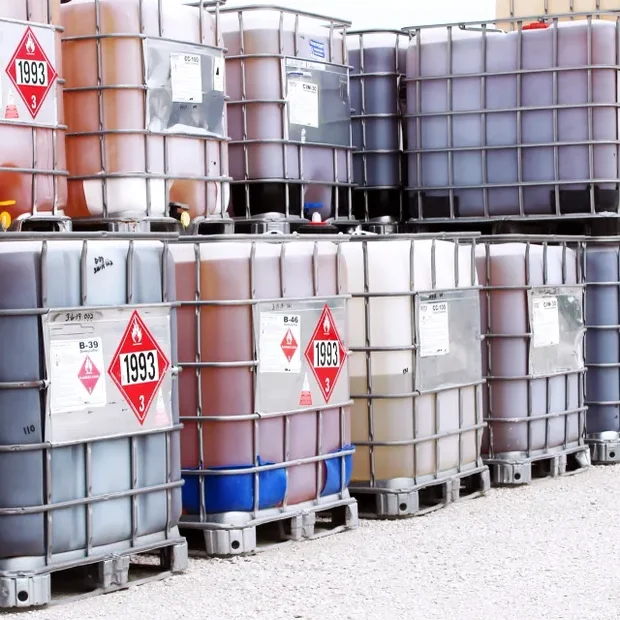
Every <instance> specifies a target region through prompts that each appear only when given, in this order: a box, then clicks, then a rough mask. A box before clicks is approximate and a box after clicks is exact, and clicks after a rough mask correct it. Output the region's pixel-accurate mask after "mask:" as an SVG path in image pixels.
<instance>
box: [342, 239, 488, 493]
mask: <svg viewBox="0 0 620 620" xmlns="http://www.w3.org/2000/svg"><path fill="white" fill-rule="evenodd" d="M342 249H343V254H344V258H345V262H346V266H347V278H348V289H349V292H350V293H351V295H352V296H353V297H352V299H351V301H350V302H349V310H348V316H349V342H350V348H351V350H352V354H351V357H350V361H349V373H350V379H351V396H352V398H353V399H354V405H353V410H352V422H351V424H352V439H353V443H354V444H355V445H356V453H355V455H354V459H353V476H352V482H351V485H350V488H351V489H354V490H358V491H361V492H362V493H363V492H364V489H369V488H372V489H375V490H377V489H389V488H392V489H394V488H400V489H413V488H414V487H415V486H416V485H419V484H422V483H424V482H426V481H429V480H433V479H441V478H442V477H448V476H450V475H452V474H454V473H456V472H461V471H467V470H468V469H470V470H471V469H473V468H475V467H477V466H480V465H481V461H480V441H481V438H482V391H481V383H482V381H481V361H480V360H481V358H480V354H481V352H480V346H481V344H480V340H479V338H477V337H476V334H479V326H478V320H479V296H478V290H477V289H476V288H473V287H475V286H476V284H477V282H476V274H475V269H474V251H473V246H472V244H471V243H469V244H463V245H458V244H456V243H454V242H451V241H441V240H432V239H429V238H426V239H419V238H415V237H411V238H402V237H400V236H399V237H398V238H389V237H385V236H382V237H373V236H372V235H365V236H362V237H359V238H356V237H353V238H352V240H351V242H350V243H348V244H345V245H344V246H343V248H342ZM425 295H427V296H428V299H430V300H432V301H434V302H437V304H436V305H438V306H441V308H436V309H439V310H441V312H442V314H441V316H440V315H437V316H434V317H433V318H435V319H436V318H439V319H445V321H444V323H443V325H442V321H441V320H440V321H431V322H429V323H428V324H425V323H424V321H425V318H422V317H421V316H420V315H421V314H424V313H425V311H426V309H427V308H428V311H429V312H434V309H433V307H432V306H433V303H429V301H428V300H427V297H425ZM463 295H464V296H463ZM416 298H418V299H417V300H416ZM463 300H465V302H466V305H465V306H463V305H461V304H462V302H463ZM459 308H460V310H459ZM416 316H417V317H418V318H417V321H416V318H415V317H416ZM431 323H433V325H432V324H431ZM428 328H430V330H429V329H428ZM463 336H465V340H463ZM470 336H471V337H473V340H474V344H473V346H471V342H469V341H468V340H467V338H469V337H470ZM466 340H467V344H465V341H466ZM416 344H417V353H416ZM418 390H419V391H420V392H421V393H418ZM437 435H441V436H440V437H439V438H438V437H437Z"/></svg>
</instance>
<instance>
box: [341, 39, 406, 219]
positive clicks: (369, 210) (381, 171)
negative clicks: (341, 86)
mask: <svg viewBox="0 0 620 620" xmlns="http://www.w3.org/2000/svg"><path fill="white" fill-rule="evenodd" d="M408 43H409V37H408V35H406V34H404V33H402V32H400V31H398V30H394V31H392V30H360V31H349V33H348V34H347V47H348V49H349V61H350V63H351V67H352V69H351V71H352V73H351V109H352V117H351V119H352V121H351V122H352V129H353V146H354V147H355V149H356V151H355V152H354V153H353V180H354V182H355V183H356V185H357V188H356V190H355V191H354V194H353V198H354V211H355V217H356V218H357V219H360V220H369V219H375V218H381V217H386V216H389V217H392V218H394V219H395V220H397V221H400V220H401V219H402V218H401V197H402V187H403V180H404V179H403V163H404V162H403V136H402V120H403V119H402V115H401V107H402V105H403V102H402V101H401V86H402V84H401V82H402V79H403V77H404V74H405V63H406V58H407V47H408Z"/></svg>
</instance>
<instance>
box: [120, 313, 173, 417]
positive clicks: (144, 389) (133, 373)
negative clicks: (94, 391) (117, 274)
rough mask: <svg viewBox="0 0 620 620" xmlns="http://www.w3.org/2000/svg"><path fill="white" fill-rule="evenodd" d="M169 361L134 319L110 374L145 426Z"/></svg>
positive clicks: (150, 335)
mask: <svg viewBox="0 0 620 620" xmlns="http://www.w3.org/2000/svg"><path fill="white" fill-rule="evenodd" d="M169 367H170V361H169V360H168V358H167V357H166V355H165V354H164V352H163V351H162V349H161V347H160V346H159V345H158V344H157V342H156V341H155V338H154V337H153V335H152V334H151V332H150V331H149V329H148V327H147V326H146V324H145V323H144V321H143V320H142V318H141V317H140V315H139V314H138V312H137V310H136V311H134V313H133V314H132V315H131V318H130V319H129V323H128V324H127V328H126V329H125V333H124V334H123V337H122V338H121V342H120V344H119V345H118V348H117V349H116V353H114V357H113V358H112V363H111V364H110V367H109V368H108V374H109V375H110V377H111V379H112V381H114V383H115V384H116V387H117V388H118V389H119V391H120V393H121V394H122V395H123V397H124V398H125V400H126V401H127V403H128V404H129V406H130V407H131V409H132V410H133V412H134V414H135V415H136V418H138V421H139V422H140V424H144V420H146V416H147V415H148V412H149V409H150V407H151V404H152V403H153V399H154V398H155V394H156V393H157V391H158V390H159V387H160V386H161V383H162V381H163V380H164V377H165V375H166V372H167V371H168V368H169Z"/></svg>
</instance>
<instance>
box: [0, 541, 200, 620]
mask: <svg viewBox="0 0 620 620" xmlns="http://www.w3.org/2000/svg"><path fill="white" fill-rule="evenodd" d="M159 551H163V557H164V562H163V566H161V567H149V568H154V569H155V568H159V569H160V570H157V571H155V570H150V571H149V574H148V576H142V577H139V578H136V577H135V576H134V575H133V567H132V566H131V557H132V556H135V555H140V554H139V553H138V554H137V553H136V551H135V550H133V551H132V550H128V551H126V552H123V553H122V554H118V555H115V556H114V557H107V558H104V559H99V560H96V561H94V562H93V559H92V558H85V559H84V562H82V563H81V564H77V566H72V567H71V568H76V567H85V568H87V569H88V586H89V587H88V589H87V590H88V591H85V592H81V593H78V594H72V595H70V596H62V597H58V598H56V597H54V593H53V591H52V575H53V574H54V575H59V576H60V575H61V574H62V573H63V572H66V571H67V570H70V569H64V568H63V569H55V568H54V567H53V566H51V567H49V568H48V569H47V570H48V571H49V572H46V573H33V574H30V575H29V574H23V573H20V574H17V575H14V576H13V575H2V576H0V609H16V608H19V609H23V608H27V607H43V606H48V605H57V604H60V603H68V602H73V601H76V600H81V599H85V598H90V597H92V596H96V595H98V594H106V593H109V592H114V591H117V590H124V589H126V588H130V587H132V586H135V585H142V584H144V583H148V582H150V581H158V580H160V579H164V578H165V577H168V576H170V575H174V574H178V573H182V572H184V571H186V570H187V567H188V562H189V561H188V552H187V542H186V541H185V540H184V539H176V540H175V541H174V543H172V544H171V543H169V542H168V543H165V544H162V545H161V546H160V547H156V548H153V549H149V550H148V551H145V552H144V553H145V554H150V553H153V552H159Z"/></svg>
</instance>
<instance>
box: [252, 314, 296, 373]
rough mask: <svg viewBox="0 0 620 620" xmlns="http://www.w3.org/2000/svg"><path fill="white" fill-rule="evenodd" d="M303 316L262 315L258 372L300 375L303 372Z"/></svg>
mask: <svg viewBox="0 0 620 620" xmlns="http://www.w3.org/2000/svg"><path fill="white" fill-rule="evenodd" d="M300 343H301V316H300V315H298V314H275V313H266V312H263V313H261V315H260V335H259V345H258V347H259V349H258V350H259V354H258V355H259V357H258V361H259V364H258V372H259V373H266V372H286V373H289V372H290V373H298V372H299V371H300V370H301V353H300Z"/></svg>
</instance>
